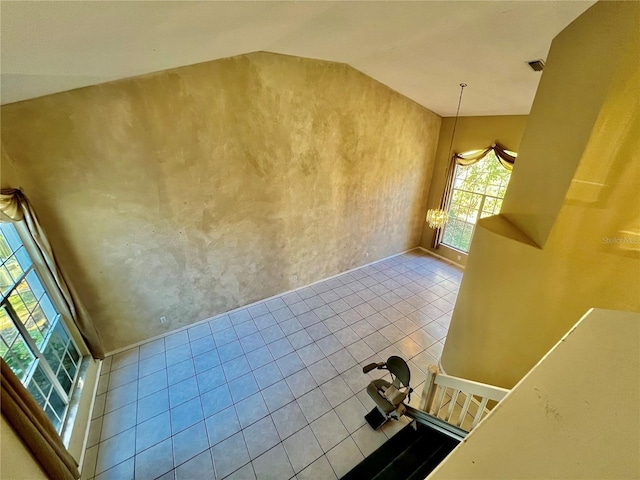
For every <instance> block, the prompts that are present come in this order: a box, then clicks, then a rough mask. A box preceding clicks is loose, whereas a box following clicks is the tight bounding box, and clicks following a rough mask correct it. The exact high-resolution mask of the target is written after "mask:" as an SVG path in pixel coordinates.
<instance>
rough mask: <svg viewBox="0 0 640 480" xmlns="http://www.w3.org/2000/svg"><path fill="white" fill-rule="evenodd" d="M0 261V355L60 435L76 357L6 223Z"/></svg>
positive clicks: (0, 235)
mask: <svg viewBox="0 0 640 480" xmlns="http://www.w3.org/2000/svg"><path fill="white" fill-rule="evenodd" d="M0 260H1V262H2V266H1V267H0V292H1V294H2V302H1V303H0V355H1V356H2V358H3V359H4V360H5V361H6V362H7V364H8V365H9V367H11V370H12V371H13V372H14V373H15V374H16V376H17V377H18V378H19V379H20V381H21V382H22V383H23V385H25V387H26V388H27V390H28V391H29V392H30V393H31V395H33V397H34V398H35V400H36V401H37V402H38V403H39V404H40V406H41V407H42V409H43V410H44V411H45V413H46V414H47V416H48V417H49V418H50V419H51V422H52V423H53V425H54V427H55V428H56V430H58V432H60V431H61V430H62V427H63V425H64V420H65V416H66V414H67V406H68V404H69V399H70V397H71V393H72V391H73V388H74V386H75V383H76V380H77V377H78V371H79V366H80V361H81V360H82V357H81V355H80V353H79V350H78V347H77V346H76V344H75V343H74V341H73V340H72V338H71V336H70V335H69V332H68V331H67V329H66V327H65V325H64V322H63V320H62V318H61V316H60V314H59V313H58V311H57V310H56V307H55V306H54V305H53V302H52V301H51V298H50V296H49V294H48V293H47V291H46V290H45V288H44V286H43V284H42V281H41V278H40V276H39V274H38V272H36V270H35V268H34V265H33V262H32V261H31V258H30V257H29V254H28V253H27V251H26V249H25V247H24V245H23V243H22V240H21V239H20V237H19V236H18V232H17V231H16V228H15V227H14V226H13V225H12V224H10V223H0Z"/></svg>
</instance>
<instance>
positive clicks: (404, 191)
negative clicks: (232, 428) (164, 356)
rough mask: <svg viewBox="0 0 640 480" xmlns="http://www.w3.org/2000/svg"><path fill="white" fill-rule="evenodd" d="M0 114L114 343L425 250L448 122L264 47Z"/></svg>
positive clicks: (337, 70)
mask: <svg viewBox="0 0 640 480" xmlns="http://www.w3.org/2000/svg"><path fill="white" fill-rule="evenodd" d="M2 120H3V121H2V149H3V163H6V162H9V163H11V166H12V167H13V168H14V169H15V176H14V178H13V179H12V180H13V183H14V185H15V184H17V185H20V186H22V187H23V188H24V190H25V193H26V194H27V195H28V196H29V197H30V198H31V200H32V202H33V204H34V206H35V208H36V210H37V212H38V213H39V216H40V218H41V221H42V224H43V226H44V228H45V229H46V231H47V232H48V234H49V236H50V239H51V241H52V244H53V247H54V249H55V251H56V252H57V254H58V257H59V260H60V262H61V263H62V265H63V268H64V269H65V270H66V271H67V272H68V274H69V276H70V278H71V279H72V280H73V282H74V284H75V285H76V287H77V289H78V290H79V293H80V295H81V297H82V299H83V300H84V301H85V303H86V304H87V307H88V310H89V312H90V313H91V314H92V316H93V318H94V320H95V322H96V324H97V326H98V329H99V330H100V333H101V334H102V336H103V338H104V339H105V342H106V349H107V350H111V349H116V348H119V347H123V346H126V345H129V344H131V343H133V342H136V341H140V340H143V339H146V338H149V337H152V336H155V335H158V334H161V333H164V332H166V331H169V330H172V329H175V328H178V327H181V326H184V325H188V324H190V323H192V322H195V321H198V320H202V319H205V318H208V317H210V316H212V315H214V314H217V313H220V312H224V311H226V310H229V309H232V308H234V307H237V306H239V305H244V304H247V303H250V302H253V301H256V300H259V299H262V298H265V297H268V296H271V295H274V294H277V293H280V292H283V291H286V290H290V289H292V288H295V287H297V286H302V285H305V284H308V283H311V282H313V281H316V280H319V279H321V278H324V277H326V276H329V275H333V274H336V273H338V272H341V271H344V270H346V269H349V268H352V267H356V266H358V265H362V264H364V263H368V262H371V261H374V260H376V259H379V258H382V257H385V256H388V255H391V254H394V253H397V252H400V251H403V250H406V249H408V248H411V247H415V246H416V245H418V244H419V242H420V235H421V232H422V223H423V221H424V216H425V212H426V199H427V197H426V195H427V191H428V185H429V182H430V178H431V171H432V168H433V158H434V154H435V149H436V143H437V137H438V132H439V128H440V123H441V122H440V120H441V119H440V117H439V116H437V115H436V114H434V113H432V112H430V111H428V110H426V109H424V108H423V107H421V106H419V105H417V104H415V103H414V102H412V101H410V100H408V99H406V98H405V97H402V96H401V95H399V94H397V93H396V92H393V91H392V90H390V89H389V88H387V87H385V86H384V85H382V84H380V83H377V82H375V81H374V80H372V79H371V78H369V77H367V76H365V75H363V74H362V73H360V72H358V71H356V70H354V69H352V68H350V67H348V66H346V65H343V64H336V63H330V62H324V61H317V60H310V59H302V58H296V57H288V56H282V55H275V54H268V53H256V54H250V55H244V56H239V57H234V58H230V59H225V60H219V61H214V62H208V63H204V64H199V65H194V66H189V67H184V68H179V69H175V70H170V71H165V72H161V73H158V74H153V75H147V76H142V77H135V78H132V79H127V80H123V81H118V82H113V83H108V84H104V85H98V86H95V87H89V88H85V89H80V90H75V91H71V92H66V93H62V94H57V95H51V96H47V97H42V98H39V99H34V100H30V101H26V102H21V103H16V104H11V105H6V106H4V107H2ZM5 155H6V156H8V158H7V157H5ZM3 186H6V184H5V181H4V180H3ZM367 251H368V252H369V254H370V255H369V256H368V257H366V256H365V254H366V252H367ZM296 274H297V275H298V281H297V282H293V281H292V279H291V277H292V276H293V275H296ZM161 316H166V317H167V319H168V322H167V324H164V325H162V324H160V322H159V318H160V317H161Z"/></svg>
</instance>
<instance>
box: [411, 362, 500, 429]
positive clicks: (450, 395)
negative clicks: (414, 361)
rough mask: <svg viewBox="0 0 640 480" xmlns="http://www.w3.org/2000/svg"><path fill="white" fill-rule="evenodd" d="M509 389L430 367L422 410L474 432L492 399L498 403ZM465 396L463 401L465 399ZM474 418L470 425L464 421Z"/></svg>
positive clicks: (421, 403)
mask: <svg viewBox="0 0 640 480" xmlns="http://www.w3.org/2000/svg"><path fill="white" fill-rule="evenodd" d="M507 393H509V390H507V389H505V388H501V387H496V386H494V385H488V384H486V383H479V382H474V381H473V380H467V379H464V378H460V377H452V376H450V375H446V374H444V373H440V372H439V371H438V367H437V366H435V365H431V366H429V371H428V372H427V378H426V380H425V382H424V388H423V390H422V396H421V398H420V406H419V409H420V410H422V411H423V412H426V413H428V414H430V415H433V416H434V417H437V418H440V419H442V420H444V421H445V422H447V423H449V424H451V425H455V426H457V427H459V428H462V429H463V430H466V431H471V430H472V429H473V428H475V426H476V425H478V423H479V422H480V420H481V419H482V418H483V417H484V416H485V415H486V414H487V413H488V412H489V410H488V409H487V404H488V402H489V401H494V402H499V401H500V400H502V399H503V398H504V396H505V395H506V394H507ZM463 399H464V401H462V400H463ZM469 416H470V417H471V418H472V421H471V425H470V426H467V424H468V422H465V420H467V419H468V417H469Z"/></svg>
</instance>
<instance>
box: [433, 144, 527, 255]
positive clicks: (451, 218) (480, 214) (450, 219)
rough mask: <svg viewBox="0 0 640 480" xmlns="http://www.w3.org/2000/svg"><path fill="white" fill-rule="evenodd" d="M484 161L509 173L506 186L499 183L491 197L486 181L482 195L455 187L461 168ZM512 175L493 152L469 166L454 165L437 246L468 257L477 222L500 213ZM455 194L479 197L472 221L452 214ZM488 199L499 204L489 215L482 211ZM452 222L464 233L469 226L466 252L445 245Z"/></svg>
mask: <svg viewBox="0 0 640 480" xmlns="http://www.w3.org/2000/svg"><path fill="white" fill-rule="evenodd" d="M479 151H480V150H471V151H469V152H465V153H463V154H461V155H460V156H462V157H464V156H465V155H469V154H473V153H476V152H479ZM507 153H509V154H512V155H513V156H517V153H515V152H510V151H507ZM492 157H493V158H492ZM485 161H487V162H488V161H495V162H496V163H497V164H498V165H499V168H504V169H505V171H507V172H508V173H509V178H508V180H507V182H506V184H504V185H502V182H501V185H500V186H498V194H496V195H492V194H489V193H488V190H489V188H490V187H491V184H490V183H489V181H488V180H487V181H486V182H485V183H484V184H482V185H483V186H482V190H483V192H482V193H479V192H478V191H475V190H476V189H472V190H469V189H466V188H458V187H456V180H458V179H459V172H460V169H462V168H473V167H475V166H477V165H478V164H479V163H481V162H485ZM512 173H513V172H512V170H509V169H508V168H506V167H505V166H504V165H503V164H502V163H501V162H500V161H499V160H498V158H497V155H496V153H495V152H494V151H493V150H489V151H487V153H486V154H485V155H484V156H483V157H482V158H480V159H479V160H477V161H476V162H474V163H472V164H470V165H463V164H460V163H456V164H455V167H454V171H453V175H452V177H451V178H450V185H449V188H450V190H451V193H450V195H449V198H448V202H447V203H448V204H447V206H446V210H447V216H448V221H447V223H446V224H445V225H444V227H443V231H442V237H441V239H440V241H439V244H440V245H443V246H445V247H447V248H450V249H452V250H455V251H456V252H459V253H463V254H465V255H468V254H469V248H470V247H471V242H472V240H473V235H474V233H475V228H476V225H477V222H478V220H480V219H482V218H486V217H489V216H492V215H497V214H499V213H500V210H501V208H502V201H503V200H504V196H505V195H506V192H507V188H508V186H509V183H510V181H511V174H512ZM502 188H504V192H503V195H502V196H499V192H500V190H501V189H502ZM456 192H461V193H464V194H469V195H476V196H478V197H480V201H479V204H478V207H477V208H476V209H475V210H474V217H473V219H472V220H473V221H468V216H467V218H466V219H465V218H463V217H459V216H457V215H456V214H455V213H454V212H453V206H454V198H455V196H456ZM488 198H490V199H494V200H496V201H499V202H500V204H499V207H498V208H497V210H496V208H495V206H494V208H493V210H492V212H491V213H487V212H485V209H484V207H485V203H486V201H487V199H488ZM454 222H455V223H457V224H458V225H461V228H462V231H463V232H464V229H465V228H467V226H470V230H471V233H470V236H469V240H468V248H467V250H464V248H462V247H463V246H461V245H459V244H458V245H454V244H453V243H454V242H451V243H447V229H449V228H451V226H452V224H453V223H454Z"/></svg>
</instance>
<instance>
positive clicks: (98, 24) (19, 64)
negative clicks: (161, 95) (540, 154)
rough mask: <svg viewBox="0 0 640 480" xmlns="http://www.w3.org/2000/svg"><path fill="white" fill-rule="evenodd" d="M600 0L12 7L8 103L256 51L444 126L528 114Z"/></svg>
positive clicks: (4, 67) (6, 60) (7, 32)
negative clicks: (558, 54) (533, 63)
mask: <svg viewBox="0 0 640 480" xmlns="http://www.w3.org/2000/svg"><path fill="white" fill-rule="evenodd" d="M593 3H594V2H593V1H591V0H583V1H566V2H565V1H531V0H529V1H524V0H522V1H513V2H512V1H497V0H495V1H453V0H450V1H443V2H440V1H418V2H400V1H386V2H364V1H363V2H346V1H342V2H329V1H316V2H302V1H300V2H239V1H231V2H206V1H205V2H191V1H184V2H161V1H128V2H127V1H125V2H116V1H105V2H86V1H80V2H75V1H50V2H43V1H38V2H32V1H17V2H7V1H2V4H1V8H2V12H1V14H2V15H1V28H2V31H1V34H2V37H1V39H2V43H1V55H2V60H1V72H2V74H1V97H2V98H1V101H2V103H3V104H5V103H11V102H16V101H19V100H25V99H28V98H34V97H38V96H41V95H47V94H50V93H56V92H61V91H66V90H71V89H74V88H78V87H84V86H88V85H95V84H98V83H103V82H107V81H110V80H115V79H120V78H126V77H132V76H135V75H140V74H144V73H149V72H155V71H159V70H165V69H168V68H173V67H178V66H183V65H190V64H194V63H199V62H205V61H209V60H214V59H218V58H224V57H229V56H233V55H239V54H243V53H248V52H254V51H270V52H277V53H284V54H289V55H297V56H302V57H311V58H319V59H323V60H331V61H336V62H344V63H348V64H349V65H351V66H353V67H354V68H357V69H358V70H360V71H362V72H364V73H366V74H367V75H370V76H371V77H373V78H375V79H376V80H378V81H380V82H382V83H384V84H386V85H388V86H389V87H391V88H393V89H394V90H396V91H398V92H400V93H402V94H403V95H405V96H407V97H409V98H411V99H412V100H414V101H416V102H418V103H419V104H421V105H424V106H425V107H427V108H429V109H431V110H433V111H434V112H436V113H438V114H440V115H443V116H452V115H455V109H456V106H457V100H458V95H459V86H458V84H459V83H460V82H465V83H467V84H469V87H468V88H467V89H465V93H464V101H463V105H462V111H461V115H507V114H527V113H529V110H530V108H531V104H532V102H533V97H534V95H535V91H536V88H537V86H538V81H539V79H540V73H535V72H533V71H532V70H531V69H530V68H529V66H528V65H527V64H526V62H527V61H529V60H535V59H538V58H543V59H544V58H546V55H547V52H548V50H549V46H550V44H551V40H552V39H553V37H554V36H555V35H557V34H558V33H559V32H560V31H561V30H562V29H563V28H564V27H565V26H567V25H568V24H569V23H570V22H571V21H573V20H574V19H575V18H576V17H577V16H579V15H580V14H581V13H582V12H583V11H585V10H586V9H587V8H589V7H590V6H591V5H592V4H593Z"/></svg>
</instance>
